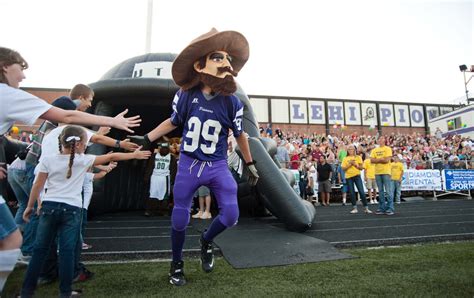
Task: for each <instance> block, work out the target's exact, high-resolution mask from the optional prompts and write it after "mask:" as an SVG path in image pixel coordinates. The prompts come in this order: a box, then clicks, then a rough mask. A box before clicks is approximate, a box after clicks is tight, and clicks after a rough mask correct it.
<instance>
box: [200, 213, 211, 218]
mask: <svg viewBox="0 0 474 298" xmlns="http://www.w3.org/2000/svg"><path fill="white" fill-rule="evenodd" d="M211 218H212V214H211V213H210V212H204V213H203V214H202V215H201V219H211Z"/></svg>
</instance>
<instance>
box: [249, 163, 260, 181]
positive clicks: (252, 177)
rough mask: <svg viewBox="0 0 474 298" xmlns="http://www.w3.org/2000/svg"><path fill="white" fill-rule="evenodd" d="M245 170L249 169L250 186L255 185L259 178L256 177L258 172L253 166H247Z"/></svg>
mask: <svg viewBox="0 0 474 298" xmlns="http://www.w3.org/2000/svg"><path fill="white" fill-rule="evenodd" d="M247 168H248V169H249V177H248V182H249V184H250V186H255V185H257V182H258V178H260V176H258V172H257V168H256V167H255V164H250V165H247Z"/></svg>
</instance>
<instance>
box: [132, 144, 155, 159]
mask: <svg viewBox="0 0 474 298" xmlns="http://www.w3.org/2000/svg"><path fill="white" fill-rule="evenodd" d="M142 147H143V146H140V147H138V148H137V150H135V151H134V152H133V154H135V159H148V158H150V156H151V152H150V151H148V150H145V151H141V149H142Z"/></svg>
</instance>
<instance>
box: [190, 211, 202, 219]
mask: <svg viewBox="0 0 474 298" xmlns="http://www.w3.org/2000/svg"><path fill="white" fill-rule="evenodd" d="M201 216H202V212H201V211H199V212H198V213H196V214H194V215H193V216H191V217H192V218H201Z"/></svg>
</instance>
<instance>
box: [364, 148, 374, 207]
mask: <svg viewBox="0 0 474 298" xmlns="http://www.w3.org/2000/svg"><path fill="white" fill-rule="evenodd" d="M364 180H365V187H366V188H367V194H368V195H369V200H370V204H377V183H376V182H375V165H374V164H373V163H371V162H370V153H369V154H367V155H366V158H365V160H364Z"/></svg>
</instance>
